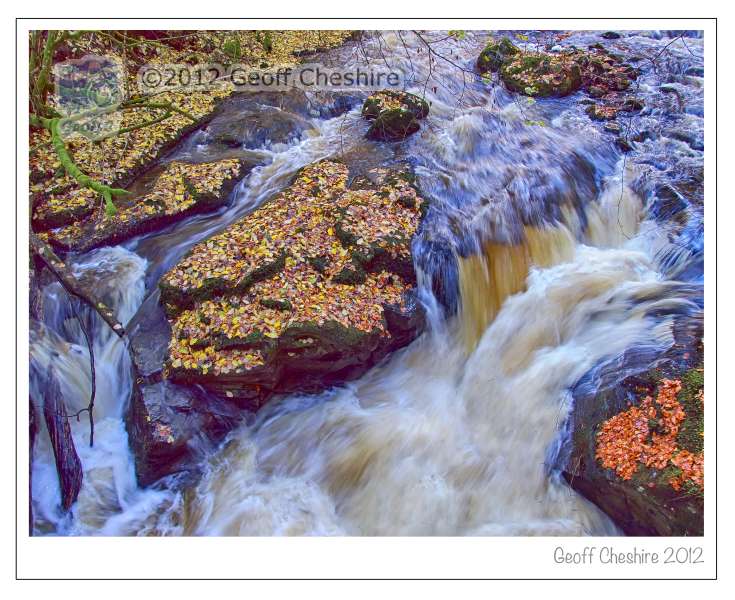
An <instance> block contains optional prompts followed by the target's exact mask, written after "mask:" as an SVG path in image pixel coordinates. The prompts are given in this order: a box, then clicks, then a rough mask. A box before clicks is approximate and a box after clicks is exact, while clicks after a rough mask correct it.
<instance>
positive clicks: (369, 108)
mask: <svg viewBox="0 0 735 600" xmlns="http://www.w3.org/2000/svg"><path fill="white" fill-rule="evenodd" d="M399 107H403V108H405V109H406V110H408V111H410V112H411V113H413V116H414V117H416V118H417V119H424V118H426V117H427V116H428V114H429V103H428V102H427V101H426V100H424V99H423V98H421V97H420V96H417V95H416V94H411V93H410V92H394V91H391V90H383V91H380V92H376V93H375V94H371V95H370V96H369V97H368V99H367V100H365V104H363V105H362V116H363V117H365V118H366V119H376V118H377V117H378V116H379V115H380V113H381V112H382V111H384V110H389V109H391V108H399Z"/></svg>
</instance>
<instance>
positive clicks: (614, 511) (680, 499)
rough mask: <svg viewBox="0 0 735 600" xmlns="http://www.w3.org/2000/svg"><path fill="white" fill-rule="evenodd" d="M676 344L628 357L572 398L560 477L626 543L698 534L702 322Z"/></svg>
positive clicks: (679, 330) (682, 323)
mask: <svg viewBox="0 0 735 600" xmlns="http://www.w3.org/2000/svg"><path fill="white" fill-rule="evenodd" d="M674 335H675V343H674V344H673V345H672V346H671V348H669V350H667V351H666V352H664V353H663V354H656V353H655V352H653V351H652V349H651V348H650V347H649V348H646V347H642V348H633V349H631V350H630V351H628V352H627V353H626V354H625V355H623V356H622V357H620V358H619V359H617V360H614V361H611V362H609V363H607V364H603V365H600V366H598V367H596V368H595V369H593V370H592V371H591V372H590V373H589V374H588V376H586V377H585V378H583V379H582V380H581V381H580V382H579V383H578V384H577V385H576V386H575V388H574V390H573V392H572V393H573V397H574V408H573V410H572V414H571V417H570V422H569V427H570V430H571V432H572V434H571V440H570V445H569V448H568V453H566V455H565V456H564V458H563V460H562V462H563V466H562V473H563V475H564V477H565V478H566V479H567V481H568V482H569V483H570V485H571V486H572V487H573V488H574V489H576V490H577V491H578V492H580V493H581V494H582V495H583V496H585V497H587V498H588V499H589V500H591V501H592V502H594V503H595V504H597V506H599V507H600V508H601V509H602V510H603V511H604V512H606V513H607V514H608V515H609V516H610V517H611V518H612V519H613V520H614V521H615V523H616V524H617V525H618V526H619V527H620V528H621V529H622V530H623V531H624V532H625V533H626V534H628V535H646V536H649V535H663V536H684V535H686V536H692V535H703V532H704V519H703V516H704V500H703V497H704V487H703V486H704V479H703V463H704V454H703V441H704V440H703V418H704V395H703V384H704V370H703V368H702V353H703V347H702V344H701V339H702V317H701V314H699V315H694V316H691V317H683V318H680V319H678V320H677V324H676V326H675V329H674ZM621 373H625V374H628V376H627V377H625V376H623V377H624V378H623V379H622V381H621V380H620V378H621V375H620V374H621Z"/></svg>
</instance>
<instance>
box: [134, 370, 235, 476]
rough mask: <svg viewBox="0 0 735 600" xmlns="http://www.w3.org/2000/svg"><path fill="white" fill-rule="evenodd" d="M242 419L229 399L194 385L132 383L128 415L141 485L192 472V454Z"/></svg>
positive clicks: (194, 457)
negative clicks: (188, 471)
mask: <svg viewBox="0 0 735 600" xmlns="http://www.w3.org/2000/svg"><path fill="white" fill-rule="evenodd" d="M242 418H243V415H242V412H241V411H239V410H238V409H237V408H236V407H235V406H233V405H232V404H230V403H229V402H225V401H222V400H219V399H217V398H216V397H213V396H211V395H206V394H205V393H204V391H203V390H201V389H200V388H198V387H182V386H178V385H175V384H173V383H170V382H168V381H163V382H159V383H155V384H151V385H135V386H134V388H133V395H132V398H131V402H130V409H129V411H128V414H127V418H126V426H127V430H128V435H129V438H130V446H131V449H132V450H133V454H134V455H135V471H136V475H137V478H138V483H139V484H140V485H141V486H146V485H150V484H151V483H153V482H155V481H157V480H158V479H160V478H161V477H164V476H166V475H171V474H173V473H180V472H183V471H187V470H191V469H192V468H193V465H194V463H196V462H197V461H196V458H197V457H199V456H200V455H201V453H202V452H203V451H204V450H205V449H206V448H207V447H209V446H210V445H212V444H216V443H218V442H219V441H221V440H222V438H224V436H225V435H226V434H227V432H229V431H230V430H231V429H232V428H233V427H235V426H236V425H237V424H238V423H239V422H240V421H241V420H242Z"/></svg>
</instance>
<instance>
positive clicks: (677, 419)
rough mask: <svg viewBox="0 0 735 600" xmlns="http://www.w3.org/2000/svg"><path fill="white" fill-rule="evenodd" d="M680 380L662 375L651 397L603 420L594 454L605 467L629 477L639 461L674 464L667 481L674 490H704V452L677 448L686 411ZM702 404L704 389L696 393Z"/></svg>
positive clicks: (652, 464) (649, 464)
mask: <svg viewBox="0 0 735 600" xmlns="http://www.w3.org/2000/svg"><path fill="white" fill-rule="evenodd" d="M681 391H682V382H681V381H680V380H671V379H663V380H661V382H660V384H659V386H658V393H657V396H656V399H655V400H654V399H653V398H652V397H651V396H646V397H645V398H643V400H642V401H641V403H640V405H639V406H631V407H630V408H629V409H628V410H626V411H623V412H621V413H619V414H617V415H615V416H613V417H612V418H610V419H608V420H607V421H605V422H604V423H603V424H602V425H601V427H600V430H599V431H598V433H597V440H596V442H597V448H596V454H595V456H596V458H597V460H598V461H599V462H600V464H601V465H602V466H603V467H605V468H606V469H614V470H615V473H616V474H617V475H618V476H619V477H621V478H622V479H625V480H629V479H631V478H632V477H633V475H635V473H636V472H637V471H638V469H639V468H640V467H641V465H644V466H645V467H649V468H652V469H656V470H658V471H662V470H664V469H666V468H667V467H673V470H672V473H673V474H671V475H670V476H669V477H668V483H669V485H671V486H672V487H673V488H674V489H675V490H679V489H680V488H681V487H682V486H683V485H685V484H689V485H693V486H694V487H695V488H696V489H697V490H699V491H700V492H701V491H703V490H704V452H697V453H692V452H690V451H689V450H686V449H682V448H679V445H678V442H677V436H678V434H679V432H680V428H681V427H682V424H683V423H684V421H685V419H686V418H687V415H686V414H685V412H684V409H683V408H682V405H681V403H680V402H679V399H678V395H679V393H680V392H681ZM697 399H698V400H699V401H700V402H701V403H702V407H703V406H704V390H703V389H701V390H700V391H699V392H698V394H697Z"/></svg>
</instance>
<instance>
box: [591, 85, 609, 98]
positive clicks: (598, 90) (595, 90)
mask: <svg viewBox="0 0 735 600" xmlns="http://www.w3.org/2000/svg"><path fill="white" fill-rule="evenodd" d="M589 94H590V96H592V97H593V98H602V97H603V96H604V95H605V94H607V90H605V88H603V87H601V86H599V85H593V86H591V87H590V89H589Z"/></svg>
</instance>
